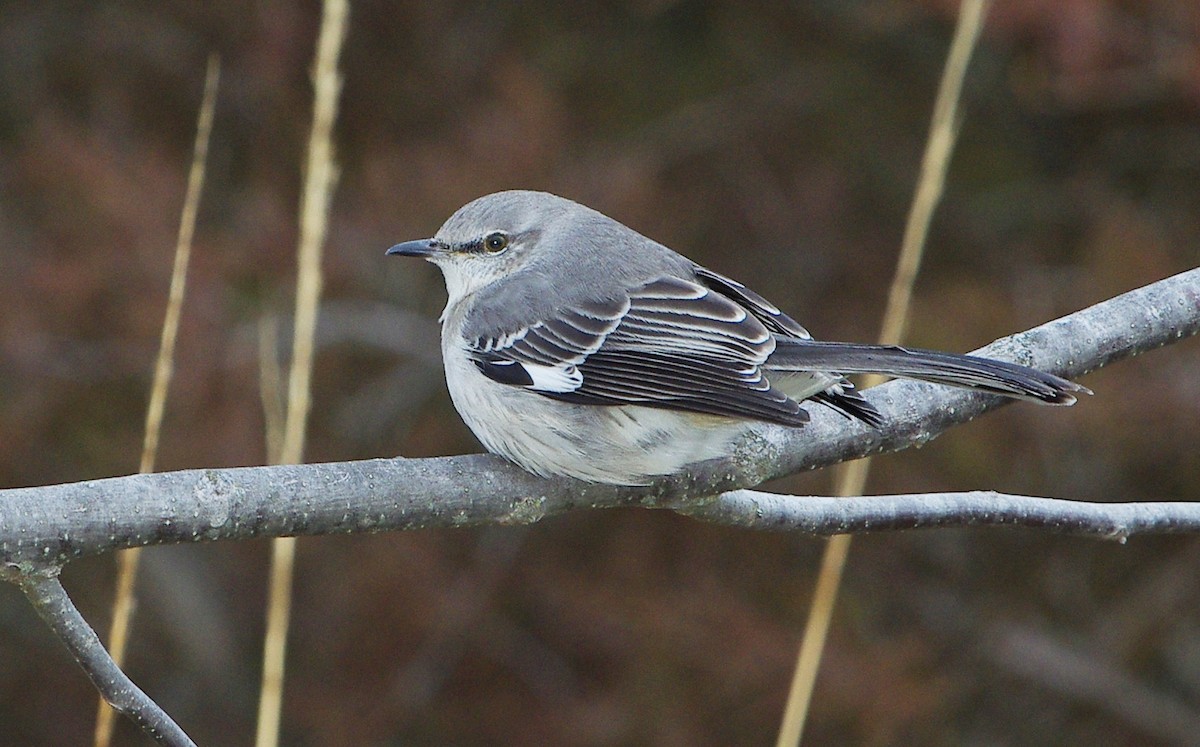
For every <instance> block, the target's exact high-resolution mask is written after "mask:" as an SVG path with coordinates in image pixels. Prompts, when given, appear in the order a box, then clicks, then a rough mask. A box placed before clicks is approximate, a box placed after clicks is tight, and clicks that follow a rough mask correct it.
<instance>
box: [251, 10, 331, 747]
mask: <svg viewBox="0 0 1200 747" xmlns="http://www.w3.org/2000/svg"><path fill="white" fill-rule="evenodd" d="M348 14H349V6H348V3H347V0H325V2H324V4H323V6H322V13H321V31H320V34H319V36H318V37H317V51H316V58H315V61H314V63H313V70H312V78H313V119H312V131H311V132H310V133H309V140H308V156H307V161H306V163H305V171H304V175H305V180H304V192H303V194H302V195H301V198H300V245H299V247H298V250H297V259H298V271H297V279H296V314H295V322H294V331H293V337H292V362H291V368H290V370H289V372H288V387H287V417H286V420H285V423H284V428H283V441H282V443H281V445H280V453H279V455H278V456H279V461H280V463H283V464H297V463H299V462H300V461H301V460H302V459H303V458H304V435H305V430H306V426H307V424H308V412H309V408H310V405H311V397H310V382H311V380H312V368H313V349H314V338H315V336H316V328H317V306H318V302H319V300H320V297H321V250H322V247H323V246H324V243H325V233H326V227H327V224H328V220H329V203H330V200H331V197H332V194H333V187H334V184H335V182H336V181H337V166H336V165H335V164H334V152H333V150H334V149H333V125H334V122H335V121H336V120H337V103H338V94H339V92H340V91H341V87H342V81H341V76H340V75H339V74H338V57H339V55H340V53H341V49H342V41H343V39H345V34H346V17H347V15H348ZM272 354H273V353H272ZM295 554H296V540H295V538H293V537H284V538H280V539H277V540H275V541H274V542H273V543H272V545H271V573H270V584H269V589H268V594H267V597H268V600H267V624H266V634H265V635H264V640H263V675H262V685H261V691H260V696H259V706H258V727H257V731H256V734H255V744H256V745H258V747H269V746H271V745H276V744H278V743H279V719H280V712H281V709H282V706H283V669H284V656H285V653H286V649H287V630H288V621H289V618H290V617H291V605H292V568H293V564H294V560H295Z"/></svg>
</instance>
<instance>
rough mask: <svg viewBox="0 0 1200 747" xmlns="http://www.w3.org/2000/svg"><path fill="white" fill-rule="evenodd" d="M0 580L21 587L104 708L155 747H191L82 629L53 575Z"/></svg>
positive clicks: (83, 625) (93, 634)
mask: <svg viewBox="0 0 1200 747" xmlns="http://www.w3.org/2000/svg"><path fill="white" fill-rule="evenodd" d="M0 578H5V579H6V580H10V581H15V582H16V583H17V584H19V585H20V587H21V590H22V591H24V592H25V596H26V597H28V598H29V601H30V602H31V603H32V604H33V606H34V607H35V608H36V609H37V611H38V614H39V615H40V616H41V618H42V620H44V621H45V622H46V624H47V625H49V626H50V629H51V630H53V631H54V633H55V635H57V636H58V637H59V639H60V640H62V642H63V643H64V644H66V646H67V648H68V649H70V651H71V655H72V656H74V657H75V660H76V661H77V662H79V666H81V667H83V671H84V672H86V673H87V676H88V678H89V679H90V680H91V681H92V684H94V685H95V686H96V689H97V690H99V691H100V694H101V695H103V696H104V699H105V700H106V701H108V703H109V705H111V706H112V707H113V708H114V709H116V710H117V711H118V712H120V713H122V714H124V715H126V716H128V717H129V718H130V719H132V720H133V722H134V723H135V724H137V725H138V726H139V727H140V728H141V729H142V731H144V732H146V733H147V734H149V735H150V736H152V737H153V738H154V740H155V741H156V742H158V743H159V744H166V745H171V747H185V746H186V747H196V744H195V742H193V741H192V740H191V739H190V738H189V737H188V735H187V734H185V733H184V731H183V729H181V728H179V725H178V724H176V723H175V722H174V721H172V720H171V717H170V716H168V715H167V714H166V712H165V711H163V709H161V708H159V707H158V705H157V704H155V702H154V701H153V700H151V699H150V697H149V696H147V695H146V693H144V692H142V690H141V688H139V687H138V686H137V685H135V684H133V681H132V680H130V679H129V678H128V677H126V676H125V673H124V672H122V671H121V669H120V667H118V666H117V664H116V662H115V661H113V660H112V657H110V656H109V655H108V651H106V650H105V649H104V644H102V643H101V642H100V639H99V638H98V637H97V636H96V631H94V630H92V627H91V626H90V625H88V624H87V621H86V620H84V619H83V616H82V615H80V614H79V610H78V609H76V608H75V605H74V603H73V602H72V601H71V598H70V597H68V596H67V591H66V589H64V588H63V586H62V584H61V583H60V582H59V580H58V573H57V571H40V572H36V573H20V574H17V573H10V572H5V571H3V570H0Z"/></svg>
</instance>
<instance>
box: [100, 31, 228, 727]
mask: <svg viewBox="0 0 1200 747" xmlns="http://www.w3.org/2000/svg"><path fill="white" fill-rule="evenodd" d="M220 78H221V58H220V56H219V55H217V54H212V55H209V58H208V70H207V72H206V73H205V76H204V97H203V100H202V102H201V104H200V113H199V115H198V117H197V121H196V139H195V141H194V143H193V146H192V165H191V167H190V169H189V171H188V181H187V194H186V196H185V197H184V201H183V212H182V214H181V216H180V218H179V235H178V237H177V238H176V241H175V264H174V267H173V268H172V270H171V287H170V291H169V292H168V295H167V311H166V315H165V317H164V318H163V325H162V337H161V339H160V340H159V346H158V358H157V360H156V361H155V364H154V379H153V382H152V383H151V385H150V404H149V405H148V406H147V407H146V429H145V436H144V439H143V441H142V458H141V461H140V466H139V467H138V471H139V472H143V473H144V472H153V471H154V462H155V460H156V459H157V457H158V438H159V433H160V432H161V430H162V421H163V413H164V411H165V409H166V402H167V390H168V389H169V387H170V384H171V374H172V370H173V368H174V362H175V339H176V337H177V336H178V334H179V316H180V312H181V310H182V308H183V296H184V291H185V289H186V287H187V268H188V260H189V258H190V257H191V254H192V237H193V236H194V235H195V231H196V215H197V213H198V211H199V206H200V195H201V193H202V192H203V191H204V172H205V164H206V163H207V161H208V141H209V135H210V134H211V133H212V122H213V111H214V110H215V109H216V103H217V85H218V83H219V81H220ZM140 559H141V549H140V548H136V547H135V548H131V549H129V550H127V551H126V552H123V553H121V554H120V555H118V556H117V583H116V593H115V595H114V598H113V619H112V631H111V633H110V636H109V638H110V640H109V647H110V649H111V652H112V658H113V661H114V662H115V663H116V665H117V666H118V667H119V666H121V665H122V664H123V663H124V661H125V649H126V646H127V645H128V642H129V627H130V624H131V622H132V619H133V610H134V607H135V605H136V600H135V597H134V594H133V588H134V583H135V581H136V580H137V571H138V561H139V560H140ZM112 734H113V711H112V709H111V708H109V707H108V705H107V704H106V703H105V702H104V701H101V702H100V705H99V708H98V710H97V711H96V732H95V736H94V740H95V744H96V747H108V745H109V743H111V742H112Z"/></svg>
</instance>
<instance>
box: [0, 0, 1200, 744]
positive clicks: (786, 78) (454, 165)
mask: <svg viewBox="0 0 1200 747" xmlns="http://www.w3.org/2000/svg"><path fill="white" fill-rule="evenodd" d="M956 10H957V4H956V3H953V2H946V1H944V0H942V1H934V0H929V1H927V2H882V1H862V2H794V3H770V2H747V3H717V2H699V1H695V2H693V1H679V2H672V1H671V0H641V1H639V0H629V1H627V2H617V3H602V4H596V3H587V4H585V3H578V4H567V3H556V2H545V1H538V2H529V3H523V4H520V5H519V6H517V5H499V4H493V3H483V2H469V3H381V2H364V1H357V2H354V3H353V4H352V11H351V26H350V32H349V37H348V39H347V44H346V51H345V53H344V56H343V65H342V68H343V73H344V76H345V90H344V95H343V98H342V115H341V119H340V121H339V123H338V128H337V142H338V146H339V149H340V160H341V165H342V170H343V174H342V179H341V182H340V185H339V189H338V192H337V195H336V198H335V201H334V205H333V214H332V224H331V233H330V236H329V241H328V246H327V250H326V260H325V268H326V270H327V279H326V296H325V298H326V305H325V306H324V307H323V311H322V334H321V346H320V352H319V358H318V368H317V372H316V379H315V391H314V398H315V403H316V404H315V411H314V413H313V418H312V421H311V429H310V441H309V447H308V451H307V458H308V459H309V460H311V461H317V460H347V459H357V458H364V457H376V456H387V455H393V454H405V455H409V456H423V455H434V454H448V453H458V452H463V451H472V450H477V449H478V446H477V445H476V444H475V443H474V441H473V440H472V438H471V436H470V434H469V433H468V431H467V430H466V429H465V427H464V426H463V425H462V424H461V423H460V422H459V420H458V418H457V417H456V416H455V415H454V413H453V411H452V410H451V408H450V404H449V400H448V398H447V396H446V394H445V391H444V386H443V383H442V373H441V369H440V365H439V364H438V361H437V351H436V349H435V348H434V347H433V345H434V343H433V342H431V341H432V340H434V339H436V337H435V336H436V328H435V324H434V321H433V320H434V318H435V317H436V316H437V313H438V311H439V310H440V308H441V305H442V303H443V301H444V295H443V290H442V285H441V280H440V278H439V277H438V276H437V274H436V271H435V270H434V268H432V267H430V266H427V265H425V264H422V263H416V262H411V261H408V262H404V261H399V260H395V259H390V258H389V259H386V260H385V259H384V257H383V250H384V249H385V248H386V247H388V246H389V245H390V244H392V243H394V242H396V241H398V240H402V239H410V238H419V237H423V236H427V235H430V234H431V233H432V232H434V231H435V230H436V229H437V227H438V226H439V225H440V224H441V222H442V221H443V220H444V219H445V218H446V217H447V216H448V215H449V214H450V213H451V212H452V211H453V210H454V209H455V208H457V207H458V206H459V205H461V204H462V203H464V202H466V201H468V200H470V199H472V198H474V197H477V196H479V195H481V194H484V193H487V192H491V191H495V190H498V189H503V188H513V187H524V188H537V189H546V190H550V191H553V192H557V193H559V194H563V195H566V196H569V197H572V198H575V199H578V200H580V201H582V202H585V203H587V204H589V205H592V206H593V207H596V208H598V209H600V210H602V211H604V212H606V213H608V214H610V215H612V216H614V217H616V218H618V219H619V220H621V221H623V222H625V223H627V224H629V225H631V226H633V227H635V228H637V229H639V230H641V231H642V232H643V233H646V234H648V235H650V236H652V237H654V238H656V239H658V240H660V241H663V242H664V243H666V244H668V245H669V246H672V247H674V248H675V249H677V250H679V251H682V252H684V253H686V254H688V255H690V256H691V257H693V258H695V259H696V260H698V261H700V262H702V263H704V264H707V265H709V266H711V267H713V268H714V269H716V270H718V271H721V272H725V273H729V274H732V275H734V276H736V277H737V278H739V279H740V280H742V281H744V282H746V283H747V284H749V285H751V286H752V287H754V288H756V289H757V290H759V291H760V292H762V293H763V294H764V295H766V296H767V297H769V298H771V299H773V300H774V301H775V302H776V303H778V304H780V305H781V306H783V307H784V308H786V309H787V310H789V311H790V312H791V313H792V314H794V315H795V316H796V317H797V318H798V319H800V320H801V321H802V322H803V323H804V324H806V325H807V326H808V327H809V328H810V329H811V330H813V331H814V332H815V333H816V334H817V335H819V336H822V337H827V338H836V339H853V340H869V339H872V338H873V337H874V336H875V335H876V334H877V330H878V324H879V318H880V314H881V310H882V306H883V302H884V297H885V293H886V284H887V282H888V280H889V278H890V274H891V271H892V266H893V261H894V258H895V254H896V249H897V246H898V244H899V240H900V235H901V231H902V227H903V222H904V217H905V213H906V210H907V207H908V203H909V200H910V197H911V194H912V192H913V187H914V182H915V177H916V173H917V168H918V164H919V159H920V154H921V148H922V145H923V140H924V137H925V132H926V127H927V122H928V118H929V112H930V108H931V105H932V100H933V94H934V91H935V88H936V84H937V78H938V75H939V73H940V70H941V64H942V61H943V58H944V54H945V50H946V47H947V44H948V41H949V35H950V31H951V29H952V26H953V21H954V17H955V13H956ZM318 20H319V7H318V4H317V3H315V2H308V3H300V4H296V3H288V2H270V1H268V2H258V3H253V4H248V3H238V2H210V3H203V4H201V3H192V2H167V3H146V2H132V1H123V2H104V3H75V2H58V3H46V2H13V1H11V0H10V1H9V2H5V3H3V4H0V299H2V302H0V485H3V486H5V487H9V486H20V485H35V484H44V483H50V482H62V481H71V480H80V479H85V478H91V477H98V476H106V475H116V474H123V473H129V472H132V471H134V470H136V467H137V457H138V453H139V448H140V440H141V429H142V421H143V417H144V408H145V402H146V397H147V386H148V381H149V376H150V372H151V368H152V360H153V356H154V354H155V351H156V349H157V345H158V334H159V325H160V324H161V321H162V313H163V307H164V304H165V298H166V289H167V284H168V277H169V272H170V266H171V254H170V252H171V248H172V246H173V244H174V238H175V232H176V227H177V222H178V215H179V210H180V206H181V201H182V197H183V191H184V180H185V174H186V168H187V162H188V159H189V154H190V148H191V139H192V135H193V129H194V119H195V112H196V108H197V106H198V103H199V98H200V88H201V83H202V77H203V69H204V62H205V58H206V56H207V55H208V53H209V52H210V51H213V50H216V51H219V52H220V53H221V55H222V57H223V64H224V68H223V78H222V81H221V91H220V99H219V104H218V108H217V114H216V124H215V129H214V132H213V144H212V152H211V162H210V169H209V179H208V187H207V190H206V192H205V194H204V197H203V202H202V206H201V213H200V223H199V227H198V234H197V240H196V248H195V252H194V254H193V261H192V267H191V276H190V280H189V288H188V298H187V301H186V304H185V307H184V313H183V327H182V331H181V340H180V345H179V350H178V358H177V367H176V378H175V381H174V384H173V388H172V391H171V395H170V399H169V401H168V405H167V422H166V425H165V432H164V440H163V445H162V453H161V456H160V459H159V467H160V468H161V469H164V470H165V469H179V468H186V467H200V466H225V465H243V464H256V463H261V462H262V461H263V459H264V452H265V447H264V438H263V418H262V414H261V413H262V411H261V406H260V399H259V389H258V351H257V325H258V320H259V319H260V317H262V316H264V315H272V314H283V315H285V316H286V314H287V313H288V311H289V309H290V298H291V287H292V284H293V282H294V265H295V262H294V251H295V243H296V238H297V231H296V218H295V213H296V207H297V204H298V199H299V198H298V189H299V185H300V167H299V164H300V163H301V162H302V155H303V146H304V143H305V139H306V137H307V127H308V122H309V116H310V100H311V99H310V86H309V84H308V78H307V71H308V68H309V65H310V62H311V58H312V54H313V43H314V39H315V34H316V28H317V22H318ZM964 113H965V122H964V125H963V129H962V138H961V143H960V146H959V148H958V151H957V153H956V154H955V157H954V161H953V166H952V169H951V174H950V177H949V182H948V186H947V193H946V198H945V200H944V202H943V204H942V205H941V207H940V208H939V210H938V213H937V216H936V220H935V224H934V227H933V232H932V235H931V238H930V242H929V244H930V246H929V255H928V261H927V264H926V267H925V270H924V271H923V273H922V276H921V280H920V283H919V288H918V300H917V305H916V308H915V316H914V321H913V323H912V326H911V333H910V340H911V341H912V342H913V343H914V344H920V345H923V346H929V347H941V348H946V349H951V350H967V349H971V348H974V347H977V346H979V345H982V344H984V343H986V342H988V341H990V340H992V339H994V338H996V337H999V336H1002V335H1005V334H1009V333H1011V332H1014V331H1017V330H1021V329H1025V328H1027V327H1030V326H1033V325H1035V324H1038V323H1040V322H1042V321H1045V320H1047V319H1050V318H1053V317H1056V316H1059V315H1062V314H1064V313H1068V312H1070V311H1073V310H1075V309H1078V308H1080V307H1083V306H1086V305H1088V304H1091V303H1094V302H1096V301H1099V300H1102V299H1104V298H1107V297H1110V296H1112V295H1115V294H1117V293H1120V292H1122V291H1125V290H1128V289H1131V288H1134V287H1137V286H1140V285H1143V284H1146V283H1149V282H1152V281H1154V280H1157V279H1160V278H1162V277H1164V276H1166V275H1169V274H1172V273H1174V272H1178V271H1181V270H1184V269H1187V268H1189V267H1192V266H1195V265H1196V264H1197V263H1198V262H1197V258H1198V256H1200V252H1198V250H1197V247H1200V5H1197V4H1196V3H1192V2H1186V1H1185V0H1177V1H1172V0H1152V1H1150V2H1116V1H1115V0H1113V1H1105V0H1074V1H1073V2H1051V1H1050V0H1043V1H1041V2H1038V1H1037V0H1024V1H1023V2H1001V3H997V4H996V6H995V7H993V9H992V12H991V14H990V17H989V20H988V24H987V30H986V32H985V34H984V37H983V39H982V40H981V46H980V49H979V50H978V52H977V55H976V58H975V60H974V62H973V64H972V68H971V72H970V75H969V76H968V79H967V83H966V92H965V100H964ZM1085 383H1086V384H1088V385H1089V386H1091V387H1092V388H1093V389H1095V391H1096V396H1095V397H1093V398H1089V399H1087V400H1085V401H1083V402H1081V403H1080V404H1079V405H1078V406H1077V407H1075V408H1072V409H1071V410H1067V411H1062V410H1054V411H1051V410H1047V409H1042V408H1037V407H1032V406H1027V405H1018V406H1015V407H1010V408H1006V409H1005V410H1003V411H1001V412H999V413H997V414H995V415H993V416H990V417H987V418H985V419H983V420H982V421H981V422H977V423H974V424H971V425H968V426H966V427H962V428H958V429H956V430H955V431H953V432H952V433H950V434H948V435H946V436H945V437H943V438H942V439H940V440H938V441H936V442H935V443H934V444H932V445H930V446H928V447H926V448H924V449H922V450H920V451H915V450H914V451H909V452H905V453H901V454H898V455H893V456H889V457H886V458H883V459H880V460H878V462H877V464H876V467H875V472H874V477H873V480H872V484H871V490H872V492H900V491H917V490H940V489H969V488H993V489H997V490H1003V491H1009V492H1024V493H1033V494H1045V495H1055V496H1059V497H1064V498H1080V499H1096V500H1112V501H1136V500H1198V499H1200V488H1198V487H1197V476H1198V475H1200V455H1198V452H1197V448H1196V445H1195V442H1196V438H1197V434H1198V430H1197V422H1198V420H1200V349H1198V348H1197V347H1196V343H1194V342H1184V343H1182V344H1180V345H1178V346H1175V347H1171V348H1168V349H1166V350H1163V351H1159V352H1156V353H1153V354H1151V355H1148V356H1145V357H1144V358H1142V359H1139V360H1134V361H1130V362H1126V363H1121V364H1119V365H1116V366H1114V367H1112V368H1111V369H1109V370H1105V371H1101V372H1099V373H1097V374H1095V375H1092V376H1089V377H1087V378H1086V379H1085ZM829 486H830V476H829V473H828V472H825V473H815V474H810V475H804V476H799V477H797V478H794V479H791V480H788V481H786V482H785V484H783V485H781V486H780V488H781V489H785V490H790V491H799V492H828V491H829V489H830V487H829ZM821 548H822V543H821V541H819V540H814V539H808V538H804V537H791V536H778V535H765V534H755V533H750V532H745V531H735V530H731V529H723V528H718V527H712V526H707V525H703V524H700V523H697V522H694V521H691V520H688V519H685V518H681V517H678V516H674V515H670V514H667V513H662V512H648V511H635V510H629V511H610V512H603V513H579V514H576V515H571V516H565V517H561V518H556V519H552V520H547V521H544V522H542V523H540V524H538V525H536V526H532V527H529V528H525V529H521V528H497V529H487V530H478V531H475V530H472V531H428V532H411V533H406V534H389V535H379V536H358V537H334V538H327V539H306V540H304V541H303V542H302V543H301V546H300V554H299V567H298V578H297V581H296V608H295V613H294V615H295V618H294V624H293V638H292V640H291V643H290V649H289V669H288V680H287V691H286V696H285V712H284V724H285V728H284V734H285V742H286V743H287V744H292V745H387V744H397V745H398V744H430V745H435V744H464V745H465V744H532V743H547V744H566V745H635V744H655V745H732V744H747V745H750V744H768V743H771V742H772V741H773V738H774V734H775V730H776V727H777V723H778V719H779V715H780V713H781V710H782V706H783V702H784V698H785V695H786V690H787V683H788V681H789V678H790V675H791V671H792V665H793V661H794V656H795V652H796V647H797V644H798V640H799V631H800V630H801V628H802V626H803V623H804V619H805V615H806V613H807V611H808V602H809V598H810V592H811V585H812V580H813V578H814V574H815V570H816V567H817V560H818V558H819V556H820V552H821ZM267 549H268V547H267V544H266V543H265V542H249V543H241V544H232V543H229V544H220V545H209V546H202V547H179V548H162V549H154V550H151V551H150V552H148V553H147V555H146V557H145V559H144V561H143V562H144V575H143V578H142V584H141V591H140V600H141V606H140V608H139V612H138V616H137V619H136V623H135V638H134V643H133V653H132V662H131V664H130V667H129V668H130V672H131V674H132V676H133V678H134V679H135V680H136V681H137V682H139V683H140V684H141V685H142V686H143V687H144V688H145V689H146V690H147V691H148V692H150V693H151V694H152V695H153V696H154V697H156V698H157V699H158V700H159V702H160V703H161V704H162V705H163V706H164V707H165V708H166V709H167V710H168V711H169V712H171V713H172V714H173V715H174V716H175V717H176V718H177V719H178V720H179V721H180V723H181V724H182V725H183V726H184V727H185V728H186V729H187V730H188V731H189V732H190V733H191V734H192V736H193V737H194V738H196V739H197V740H198V741H199V742H200V743H201V744H210V745H215V744H248V743H249V742H250V739H251V734H252V729H253V719H254V713H255V707H256V699H257V695H256V692H257V690H256V688H257V673H258V669H259V657H260V648H261V640H260V636H261V627H262V623H261V619H262V612H263V607H264V587H265V579H264V569H265V567H266V560H267ZM112 569H113V561H112V558H111V557H105V558H98V559H91V560H87V561H81V562H78V563H74V564H72V565H71V566H70V567H69V568H68V570H67V572H66V574H65V581H66V584H67V587H68V589H69V590H70V591H71V592H72V593H73V595H74V596H75V597H76V599H77V601H78V602H79V604H80V606H81V607H82V609H83V611H84V613H85V615H87V616H88V618H89V619H90V620H91V621H93V623H94V624H95V625H96V627H97V628H98V629H99V630H100V631H101V632H102V633H103V632H104V631H106V629H107V624H108V623H107V621H108V617H109V612H108V603H109V599H110V594H111V586H112V576H113V570H112ZM1198 570H1200V544H1198V542H1197V540H1196V539H1194V538H1187V537H1179V538H1136V539H1134V540H1133V541H1131V542H1130V543H1129V544H1128V545H1127V546H1120V545H1117V544H1108V543H1100V542H1096V541H1087V540H1081V539H1063V538H1058V537H1054V536H1050V535H1045V534H1038V533H1034V532H1030V531H995V530H991V531H983V530H979V531H942V532H925V533H912V534H903V535H886V536H884V535H879V536H868V537H863V538H861V539H859V540H858V541H857V542H856V544H855V547H854V551H853V555H852V558H851V561H850V566H849V570H848V576H847V580H846V585H845V588H844V590H843V594H842V598H841V601H840V603H839V606H838V610H837V614H836V617H835V620H834V628H833V633H832V640H831V642H830V646H829V649H828V650H827V654H826V659H825V664H824V669H823V671H822V675H821V678H820V680H819V682H818V686H817V693H816V700H815V704H814V711H813V715H812V718H811V722H810V727H809V730H808V737H809V742H808V743H809V744H814V745H815V744H955V745H957V744H1105V743H1106V744H1117V743H1139V744H1157V743H1163V744H1171V743H1187V742H1189V741H1191V742H1192V743H1196V742H1200V611H1198V610H1200V583H1197V580H1198V579H1197V572H1198ZM94 701H95V695H94V693H93V691H92V689H91V687H90V685H89V684H88V683H87V682H86V680H85V679H84V677H83V675H82V674H81V673H80V672H79V671H78V669H77V668H76V667H75V666H74V664H73V663H72V662H71V661H70V660H69V659H68V658H67V656H66V654H65V652H64V651H63V650H62V648H61V647H60V646H59V644H58V643H57V642H56V641H55V640H53V639H52V638H51V636H50V634H49V633H48V632H47V631H46V630H45V629H44V628H43V627H42V626H41V624H40V623H39V622H38V621H37V620H36V619H35V616H34V614H33V612H32V611H31V609H30V608H29V607H28V605H27V604H25V602H24V601H23V600H22V599H21V598H20V597H19V595H18V594H17V592H16V591H15V590H14V589H11V588H8V587H3V588H0V744H5V745H8V744H12V745H36V744H47V745H48V744H84V743H85V742H86V741H87V740H89V739H90V733H91V728H92V722H93V715H94ZM119 736H120V740H119V741H120V742H121V743H123V744H144V743H145V740H144V739H143V738H142V737H141V736H140V735H137V734H136V733H134V732H133V730H132V729H131V728H130V727H128V725H125V724H122V725H121V727H120V732H119ZM1189 736H1190V737H1191V739H1189Z"/></svg>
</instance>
